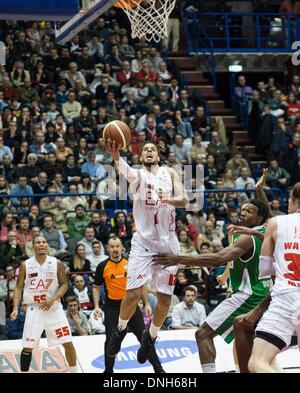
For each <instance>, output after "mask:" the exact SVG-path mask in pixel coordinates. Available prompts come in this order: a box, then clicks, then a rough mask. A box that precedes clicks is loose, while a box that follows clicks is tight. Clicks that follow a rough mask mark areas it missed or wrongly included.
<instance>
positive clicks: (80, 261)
mask: <svg viewBox="0 0 300 393" xmlns="http://www.w3.org/2000/svg"><path fill="white" fill-rule="evenodd" d="M90 271H91V265H90V261H89V260H88V259H87V257H86V248H85V246H84V244H82V243H78V244H77V246H76V247H75V251H74V255H73V258H72V259H71V261H70V273H75V272H76V273H84V274H83V277H84V280H85V282H86V284H88V283H89V276H88V274H87V273H88V272H90Z"/></svg>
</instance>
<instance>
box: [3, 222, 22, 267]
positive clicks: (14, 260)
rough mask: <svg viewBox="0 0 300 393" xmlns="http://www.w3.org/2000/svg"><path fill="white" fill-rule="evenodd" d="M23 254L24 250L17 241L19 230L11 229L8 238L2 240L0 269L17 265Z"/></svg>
mask: <svg viewBox="0 0 300 393" xmlns="http://www.w3.org/2000/svg"><path fill="white" fill-rule="evenodd" d="M22 255H23V251H22V249H21V247H20V246H19V245H18V243H17V232H16V231H13V230H10V231H9V232H8V235H7V240H6V241H1V242H0V256H1V262H0V269H2V270H5V269H6V267H7V266H14V267H17V266H18V265H19V263H20V258H21V256H22Z"/></svg>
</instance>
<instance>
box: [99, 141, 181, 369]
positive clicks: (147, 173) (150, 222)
mask: <svg viewBox="0 0 300 393" xmlns="http://www.w3.org/2000/svg"><path fill="white" fill-rule="evenodd" d="M106 148H107V151H108V152H109V153H110V154H111V155H112V157H113V159H114V161H115V163H116V167H117V170H118V171H119V173H120V174H122V175H123V176H124V177H125V178H126V179H127V180H128V182H129V183H130V188H131V191H132V192H133V216H134V221H135V224H136V232H135V234H134V235H133V238H132V242H131V252H130V255H129V262H128V275H127V286H126V296H125V298H124V299H123V301H122V304H121V309H120V316H119V323H118V328H117V330H116V332H115V333H114V334H112V335H111V339H110V341H109V342H108V346H107V352H108V355H109V356H115V355H116V354H117V353H118V352H119V350H120V348H121V343H122V340H123V339H124V337H125V335H126V332H127V324H128V321H129V320H130V318H131V317H132V315H133V314H134V312H135V310H136V306H137V304H138V301H139V300H140V298H141V296H142V288H143V286H144V285H145V284H146V283H147V282H148V281H152V283H153V285H154V287H155V288H156V290H157V305H156V307H155V309H154V312H153V320H152V323H151V326H150V329H149V330H145V331H144V333H143V339H142V345H141V348H140V349H139V351H138V356H137V358H138V361H139V362H140V363H145V361H146V360H147V353H148V351H149V349H150V348H151V346H153V345H154V342H155V339H156V337H157V334H158V331H159V329H160V328H161V326H162V324H163V322H164V320H165V318H166V316H167V314H168V310H169V307H170V303H171V298H172V294H173V290H174V286H175V280H176V273H177V267H174V266H172V267H171V268H168V269H162V268H161V267H160V266H155V265H154V263H153V256H154V255H155V254H157V253H160V252H169V253H172V254H178V253H179V243H178V239H177V236H176V233H175V208H176V207H178V208H184V207H185V206H186V205H187V203H188V197H187V194H186V192H185V190H184V189H183V186H182V183H181V179H180V178H179V176H178V175H177V173H176V172H175V171H174V170H173V169H171V168H166V167H160V166H159V161H160V158H159V154H158V150H157V147H156V145H155V144H153V143H145V144H144V146H143V147H142V150H141V155H140V161H141V163H142V169H133V168H131V167H130V166H129V165H128V164H127V163H126V162H125V161H124V160H123V159H122V158H121V157H120V153H119V150H120V146H118V147H117V146H116V145H115V142H114V141H111V140H108V141H107V144H106Z"/></svg>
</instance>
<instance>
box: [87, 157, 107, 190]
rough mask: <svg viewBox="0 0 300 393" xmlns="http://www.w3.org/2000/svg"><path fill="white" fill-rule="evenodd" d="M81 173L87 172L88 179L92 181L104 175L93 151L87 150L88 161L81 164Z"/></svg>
mask: <svg viewBox="0 0 300 393" xmlns="http://www.w3.org/2000/svg"><path fill="white" fill-rule="evenodd" d="M81 173H88V175H89V176H90V180H91V181H92V182H94V183H97V182H98V181H101V180H103V179H104V177H105V176H106V172H105V170H104V168H103V166H102V165H101V164H99V163H96V154H95V153H94V152H93V151H89V152H88V161H87V162H85V163H84V164H83V165H82V167H81Z"/></svg>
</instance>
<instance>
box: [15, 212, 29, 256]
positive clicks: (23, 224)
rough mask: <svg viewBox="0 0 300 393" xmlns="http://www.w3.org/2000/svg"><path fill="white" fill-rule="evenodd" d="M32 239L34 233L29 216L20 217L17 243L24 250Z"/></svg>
mask: <svg viewBox="0 0 300 393" xmlns="http://www.w3.org/2000/svg"><path fill="white" fill-rule="evenodd" d="M31 240H32V233H31V230H30V229H29V218H28V217H24V216H23V217H20V218H19V227H18V229H17V244H18V245H19V246H20V248H21V249H22V250H23V251H24V249H25V246H26V243H27V242H30V241H31Z"/></svg>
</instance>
